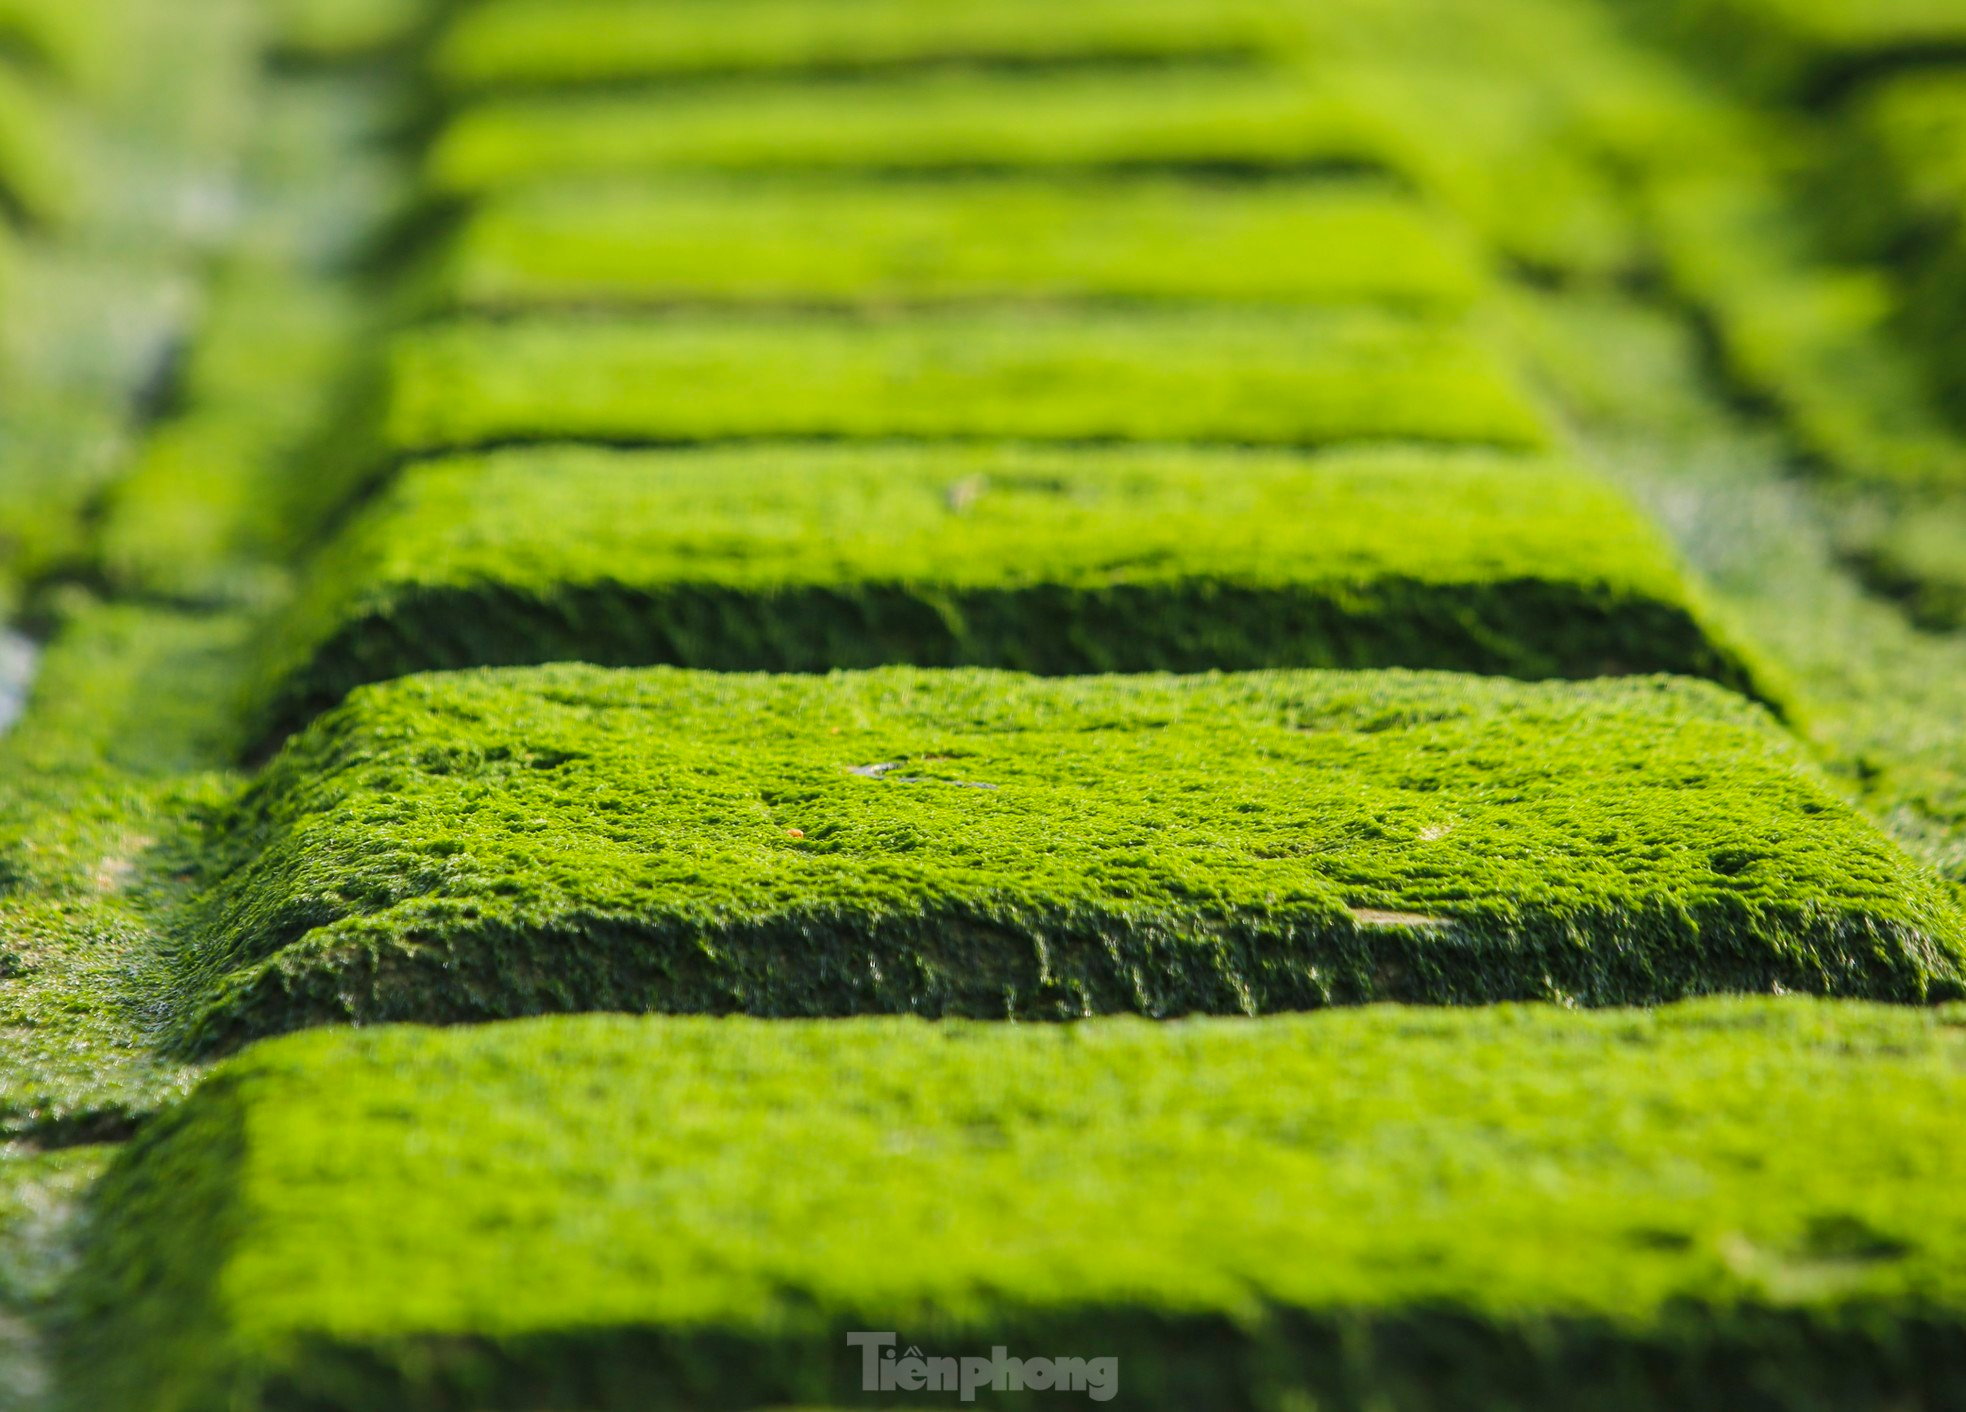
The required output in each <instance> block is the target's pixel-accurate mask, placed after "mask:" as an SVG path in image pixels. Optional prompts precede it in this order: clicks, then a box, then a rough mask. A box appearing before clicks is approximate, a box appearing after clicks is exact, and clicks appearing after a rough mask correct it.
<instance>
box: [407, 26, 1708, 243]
mask: <svg viewBox="0 0 1966 1412" xmlns="http://www.w3.org/2000/svg"><path fill="white" fill-rule="evenodd" d="M1355 47H1356V46H1355ZM1621 101H1633V102H1637V103H1639V104H1641V105H1642V104H1643V103H1644V102H1645V101H1646V100H1645V99H1644V98H1643V97H1642V96H1638V95H1626V96H1625V99H1624V100H1621ZM1655 117H1658V115H1655ZM1661 120H1664V121H1666V122H1668V123H1670V122H1671V121H1673V119H1671V118H1670V117H1665V118H1663V119H1661ZM1581 122H1582V118H1581V117H1580V116H1579V115H1575V114H1572V113H1571V112H1569V111H1568V110H1567V109H1566V108H1564V107H1563V106H1562V105H1559V104H1554V103H1552V102H1551V101H1550V98H1549V95H1548V94H1545V93H1541V92H1538V91H1533V90H1531V89H1528V88H1526V87H1525V86H1524V85H1523V84H1522V83H1521V82H1519V81H1518V80H1517V78H1516V77H1515V76H1514V74H1513V73H1502V72H1494V71H1490V70H1488V69H1484V68H1482V67H1480V66H1479V65H1475V66H1470V64H1469V62H1468V60H1467V58H1466V56H1465V55H1463V56H1460V57H1458V58H1457V59H1456V60H1455V61H1453V62H1451V63H1446V62H1433V63H1421V64H1415V65H1413V66H1411V67H1403V66H1401V65H1400V64H1398V63H1388V62H1386V61H1385V60H1384V58H1383V57H1381V56H1379V55H1378V54H1376V53H1371V54H1366V55H1358V54H1354V55H1353V57H1351V58H1350V59H1346V60H1339V59H1336V58H1332V59H1331V60H1330V62H1321V63H1320V64H1318V65H1317V66H1315V67H1313V68H1306V69H1302V70H1299V69H1296V68H1292V67H1277V68H1274V69H1238V68H1234V67H1228V66H1224V65H1220V64H1213V65H1196V64H1186V65H1183V64H1170V65H1168V66H1166V67H1164V68H1161V69H1156V70H1154V71H1152V72H1148V73H1138V72H1136V73H1127V72H1107V73H1080V74H1065V75H1060V74H1043V75H1038V74H1015V73H977V72H952V73H930V74H910V73H900V74H891V75H886V76H881V77H874V78H868V79H864V80H861V81H858V82H854V83H848V84H843V83H840V82H838V81H801V80H797V79H779V80H768V79H748V80H731V81H727V82H721V83H715V84H698V85H684V86H681V87H679V88H670V89H664V90H661V91H659V92H629V93H611V92H605V91H603V92H593V93H571V94H569V93H546V94H532V95H516V96H505V97H500V98H496V99H486V100H482V101H478V102H473V103H465V104H462V105H460V106H459V108H458V109H457V111H456V113H455V115H454V116H453V118H452V119H451V121H450V122H448V123H447V124H446V125H445V127H444V128H443V130H442V131H441V132H440V133H439V134H438V136H437V138H436V140H435V141H434V142H433V144H432V145H431V148H430V150H429V152H428V154H427V156H426V160H425V164H424V173H425V180H426V182H427V184H428V186H429V188H430V191H431V194H432V195H433V197H435V198H438V199H454V198H468V197H472V196H477V195H481V194H483V193H485V192H487V191H495V190H498V189H501V188H504V187H509V186H513V185H522V184H527V183H530V182H533V181H537V180H540V179H542V178H554V179H561V178H571V177H578V176H602V175H606V176H623V175H638V176H649V175H654V174H659V173H670V172H676V171H690V170H695V171H730V172H764V171H774V172H818V171H828V170H831V171H859V172H875V173H882V174H892V173H903V172H909V173H932V174H938V175H973V174H975V173H977V172H981V171H1051V172H1065V173H1072V174H1075V175H1077V174H1084V173H1093V172H1111V171H1126V170H1137V169H1142V168H1145V169H1150V170H1182V171H1199V172H1203V173H1207V174H1210V175H1214V176H1219V177H1234V178H1237V179H1251V178H1260V177H1265V176H1274V175H1299V176H1301V175H1304V174H1306V173H1309V172H1331V171H1334V170H1352V171H1358V170H1363V171H1371V172H1375V173H1379V174H1382V175H1392V176H1395V177H1397V178H1398V179H1400V180H1402V181H1405V182H1409V183H1411V184H1412V185H1414V186H1416V187H1419V188H1422V189H1424V190H1426V191H1428V192H1431V193H1434V194H1436V195H1438V196H1440V197H1442V198H1444V199H1445V200H1447V201H1448V202H1449V203H1450V204H1451V205H1452V206H1453V207H1454V208H1455V209H1456V210H1457V211H1458V212H1460V214H1461V215H1463V216H1464V217H1465V218H1466V219H1468V220H1469V221H1470V222H1472V223H1473V224H1474V225H1475V226H1476V227H1477V228H1478V229H1479V230H1480V231H1481V232H1482V233H1483V234H1484V235H1486V236H1488V237H1489V238H1490V239H1492V240H1493V241H1494V242H1495V243H1496V244H1497V245H1499V246H1500V247H1502V248H1504V249H1506V250H1507V251H1508V252H1509V253H1510V254H1512V255H1516V256H1519V257H1521V258H1524V259H1527V260H1530V261H1532V262H1534V263H1535V264H1537V265H1538V266H1539V267H1550V268H1565V269H1570V268H1576V269H1582V270H1587V271H1595V272H1599V273H1615V272H1618V271H1622V270H1628V269H1629V268H1630V267H1631V261H1632V260H1633V259H1634V258H1635V257H1636V256H1637V254H1638V251H1637V250H1636V248H1635V245H1634V232H1633V231H1632V229H1631V228H1630V223H1629V219H1628V213H1627V211H1626V208H1625V205H1624V196H1623V193H1621V192H1620V191H1619V190H1618V188H1617V186H1616V185H1615V183H1614V182H1613V180H1612V179H1611V177H1610V175H1609V174H1608V173H1607V172H1606V171H1605V170H1604V167H1603V165H1602V161H1601V154H1600V153H1599V152H1598V151H1597V149H1596V147H1595V146H1594V145H1593V143H1592V142H1591V141H1590V140H1588V139H1587V138H1586V137H1585V136H1584V135H1583V129H1582V127H1581Z"/></svg>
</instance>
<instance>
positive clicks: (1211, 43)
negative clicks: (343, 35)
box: [431, 0, 1289, 91]
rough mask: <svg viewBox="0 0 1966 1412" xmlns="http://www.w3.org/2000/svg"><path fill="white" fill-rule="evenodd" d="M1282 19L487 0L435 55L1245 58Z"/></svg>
mask: <svg viewBox="0 0 1966 1412" xmlns="http://www.w3.org/2000/svg"><path fill="white" fill-rule="evenodd" d="M1288 37H1289V27H1288V16H1287V14H1286V13H1285V12H1284V11H1282V10H1280V9H1278V8H1276V7H1270V6H1264V5H1260V4H1251V3H1248V0H1073V3H1072V4H1070V5H1064V6H1061V5H1057V4H1053V3H1050V2H1049V0H967V3H964V4H959V5H949V4H922V3H921V2H920V0H853V3H851V4H845V5H842V4H839V3H837V0H640V2H639V3H623V0H573V3H569V0H487V2H486V3H481V4H476V5H471V6H468V7H465V8H463V9H462V10H461V11H460V12H459V13H458V14H457V15H456V16H455V18H453V19H452V20H451V21H450V23H449V25H448V27H447V29H446V31H445V33H444V34H443V36H442V37H441V38H440V39H439V41H438V43H437V45H436V48H435V52H434V55H433V57H432V60H431V64H432V67H433V69H434V71H435V73H436V76H437V78H438V80H439V81H440V82H441V83H442V84H443V85H444V86H445V87H446V88H449V89H451V90H452V91H460V90H462V91H469V90H474V89H481V88H498V87H514V86H527V87H530V86H537V85H542V84H584V83H628V82H637V81H647V80H655V79H675V78H697V77H706V76H707V77H714V76H723V75H731V74H742V73H770V72H818V73H829V74H844V73H864V72H867V71H869V70H875V69H881V68H887V67H892V66H898V65H912V64H935V63H947V62H959V63H985V64H996V65H1002V64H1070V63H1075V62H1076V63H1086V62H1092V63H1115V62H1142V63H1146V62H1153V61H1165V60H1168V59H1180V58H1195V57H1203V58H1206V57H1214V58H1219V59H1225V60H1226V59H1235V58H1253V57H1256V56H1259V55H1261V54H1262V53H1264V52H1265V51H1267V50H1271V49H1275V48H1278V47H1280V46H1282V45H1283V44H1284V43H1286V42H1287V40H1288Z"/></svg>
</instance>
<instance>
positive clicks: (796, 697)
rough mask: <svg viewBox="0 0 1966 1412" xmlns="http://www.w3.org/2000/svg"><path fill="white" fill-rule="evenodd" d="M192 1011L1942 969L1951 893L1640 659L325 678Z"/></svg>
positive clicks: (1253, 993)
mask: <svg viewBox="0 0 1966 1412" xmlns="http://www.w3.org/2000/svg"><path fill="white" fill-rule="evenodd" d="M210 856H211V857H213V858H214V859H215V860H216V859H227V858H229V859H230V860H231V861H230V864H229V866H226V867H224V868H222V869H220V870H218V871H216V872H215V874H214V875H213V876H212V877H211V879H210V882H209V886H208V887H207V888H206V889H205V891H204V892H203V895H202V896H201V898H200V899H199V901H198V903H197V905H196V907H195V908H194V911H193V920H192V923H191V925H190V927H189V929H188V934H187V936H186V938H185V942H184V964H185V976H184V979H183V981H182V985H183V986H184V987H186V988H187V990H188V991H189V992H190V994H189V996H188V999H190V1000H191V1001H192V1002H193V1003H192V1005H191V1008H190V1010H189V1012H188V1013H189V1014H190V1016H191V1019H190V1022H189V1025H188V1028H187V1030H186V1035H187V1038H186V1043H188V1044H190V1045H191V1046H193V1047H194V1048H207V1049H208V1048H211V1047H214V1046H226V1045H231V1044H236V1043H238V1042H239V1041H240V1040H242V1039H246V1038H250V1037H252V1036H254V1035H258V1034H264V1033H267V1032H270V1031H275V1030H282V1029H289V1028H293V1027H295V1026H297V1025H302V1024H311V1023H320V1022H324V1021H335V1020H356V1021H363V1022H372V1021H383V1020H404V1019H420V1020H472V1019H492V1018H497V1017H501V1016H509V1015H523V1014H528V1013H537V1012H540V1011H552V1010H569V1009H629V1010H659V1011H670V1012H674V1011H709V1012H716V1013H722V1012H733V1011H744V1012H751V1013H755V1014H762V1015H832V1014H846V1013H855V1012H864V1011H918V1012H923V1013H928V1014H968V1015H978V1016H987V1017H995V1016H1007V1017H1019V1018H1034V1019H1047V1018H1067V1017H1072V1016H1078V1015H1085V1014H1090V1013H1095V1012H1102V1011H1114V1010H1135V1011H1140V1012H1143V1013H1146V1014H1150V1015H1175V1014H1181V1013H1185V1012H1189V1011H1198V1010H1199V1011H1226V1012H1231V1013H1236V1012H1258V1011H1273V1010H1289V1009H1303V1008H1311V1007H1316V1006H1323V1005H1329V1004H1334V1003H1353V1002H1359V1001H1368V1000H1409V1001H1430V1002H1462V1003H1466V1002H1476V1001H1492V1000H1503V999H1514V998H1535V997H1543V998H1548V999H1552V1000H1563V1001H1567V1002H1575V1003H1583V1004H1590V1005H1607V1004H1618V1003H1632V1002H1646V1001H1658V1000H1669V999H1673V998H1677V997H1680V996H1685V995H1697V994H1702V993H1707V992H1712V991H1728V990H1733V991H1770V990H1776V989H1780V990H1792V991H1793V990H1802V991H1810V992H1816V993H1821V994H1831V995H1848V996H1871V997H1878V998H1892V999H1901V1000H1922V999H1927V998H1932V997H1938V996H1945V995H1949V994H1952V993H1953V992H1954V991H1956V990H1957V989H1958V985H1959V976H1960V950H1959V948H1960V946H1961V932H1960V917H1959V914H1958V912H1957V910H1956V909H1955V906H1954V904H1953V902H1952V900H1951V899H1950V898H1949V897H1948V896H1947V895H1946V894H1945V893H1944V892H1943V891H1942V890H1941V889H1940V888H1939V887H1938V886H1937V885H1936V883H1935V882H1934V881H1933V880H1931V879H1930V878H1929V877H1927V876H1925V875H1924V874H1923V873H1921V871H1920V870H1919V869H1917V868H1916V867H1914V866H1913V865H1911V863H1910V862H1909V860H1907V859H1906V858H1905V857H1904V856H1903V855H1902V854H1901V853H1900V852H1899V851H1898V850H1897V849H1896V848H1895V847H1894V846H1893V845H1892V844H1891V843H1890V842H1889V841H1888V840H1887V839H1886V838H1884V837H1883V835H1881V834H1880V833H1878V832H1877V831H1876V830H1875V829H1874V828H1873V827H1872V826H1871V825H1869V824H1868V823H1866V822H1864V821H1863V820H1862V819H1861V818H1860V817H1859V816H1857V815H1856V814H1855V813H1853V812H1852V811H1851V810H1850V809H1849V808H1848V807H1847V806H1845V805H1844V804H1843V803H1842V802H1841V801H1840V800H1839V799H1837V797H1836V796H1835V795H1834V793H1832V792H1831V791H1830V790H1829V789H1828V788H1827V787H1826V785H1825V784H1824V782H1823V781H1821V780H1820V779H1819V778H1818V777H1817V776H1815V775H1814V774H1812V773H1811V772H1810V771H1809V770H1807V769H1806V768H1805V767H1804V766H1803V763H1802V761H1801V760H1800V759H1799V758H1798V756H1797V754H1796V752H1795V750H1794V747H1793V746H1792V745H1791V744H1789V743H1788V742H1787V741H1786V740H1785V739H1784V738H1783V736H1782V735H1781V733H1780V732H1779V731H1778V730H1777V729H1776V728H1775V727H1774V726H1773V725H1772V723H1771V722H1770V721H1769V720H1768V718H1767V717H1766V716H1765V715H1764V714H1763V713H1762V712H1761V711H1760V710H1759V709H1758V708H1756V707H1752V706H1749V705H1747V704H1746V703H1745V702H1743V701H1741V699H1740V698H1738V697H1736V696H1733V695H1732V694H1730V693H1728V692H1725V691H1723V690H1721V689H1720V688H1718V687H1710V686H1704V685H1699V684H1695V683H1691V682H1686V681H1681V680H1673V679H1666V678H1633V679H1626V680H1623V681H1608V682H1602V683H1592V684H1575V685H1572V684H1557V685H1546V686H1534V685H1524V684H1519V683H1512V682H1507V681H1501V680H1486V679H1480V678H1470V677H1459V676H1451V675H1427V674H1411V673H1275V674H1256V675H1248V676H1227V677H1222V676H1189V677H1166V676H1158V677H1134V678H1128V677H1091V678H1073V679H1066V680H1046V679H1038V678H1030V677H1019V676H1014V675H1008V674H1003V673H993V672H984V671H944V672H924V671H919V670H907V669H888V670H882V671H875V672H869V673H865V674H837V675H833V676H828V677H807V678H800V677H784V676H742V675H713V674H704V673H691V672H682V671H676V670H668V669H650V670H645V671H626V670H617V671H607V670H602V669H597V668H590V667H569V666H560V667H546V668H536V669H531V670H510V671H487V672H479V673H467V674H456V675H432V676H425V677H412V678H405V679H403V680H401V681H398V682H394V683H390V684H387V685H383V686H375V687H368V688H364V689H362V690H360V691H358V692H357V693H355V695H354V696H353V697H352V698H351V699H350V701H349V703H348V704H347V705H346V706H344V707H342V708H340V709H339V710H338V711H336V712H333V713H331V714H330V715H328V716H326V717H324V718H323V719H322V720H321V721H319V722H317V723H316V724H315V725H314V726H312V727H310V728H309V729H308V730H307V731H306V732H304V733H303V734H302V735H301V736H299V737H298V738H297V739H296V740H295V741H294V742H293V743H292V744H290V745H289V746H288V747H287V748H286V750H285V751H284V752H283V753H282V755H281V756H280V757H279V758H278V759H277V760H276V761H275V762H274V763H273V764H272V766H270V767H269V769H268V770H267V771H266V772H265V773H264V774H263V775H262V777H261V778H260V779H259V780H258V781H257V782H256V783H255V785H254V786H253V788H252V789H251V791H250V792H249V793H248V794H247V795H246V796H245V797H244V799H243V800H242V801H241V803H240V805H239V806H238V808H237V810H236V811H235V812H234V814H233V816H232V817H231V818H230V820H229V821H227V822H226V824H225V825H224V837H223V838H222V839H221V840H219V841H218V842H217V843H216V844H215V846H214V849H213V851H212V854H211V855H210Z"/></svg>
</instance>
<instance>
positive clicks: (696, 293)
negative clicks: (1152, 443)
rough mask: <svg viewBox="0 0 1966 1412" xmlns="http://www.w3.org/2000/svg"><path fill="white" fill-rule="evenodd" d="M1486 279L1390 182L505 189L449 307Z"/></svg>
mask: <svg viewBox="0 0 1966 1412" xmlns="http://www.w3.org/2000/svg"><path fill="white" fill-rule="evenodd" d="M1484 274H1485V271H1484V270H1483V269H1482V263H1481V259H1480V257H1479V256H1478V255H1477V254H1476V252H1475V250H1474V249H1473V248H1472V245H1471V243H1470V242H1469V241H1468V239H1467V238H1466V237H1465V236H1463V235H1462V234H1461V233H1460V232H1458V231H1457V230H1456V228H1455V227H1454V225H1453V224H1452V223H1451V222H1447V221H1444V220H1443V219H1442V218H1441V217H1440V215H1439V214H1438V213H1437V212H1436V211H1434V210H1432V209H1431V208H1429V207H1428V206H1426V205H1425V204H1423V203H1421V202H1419V201H1416V200H1415V199H1414V198H1413V197H1411V196H1409V195H1406V194H1404V193H1402V192H1400V191H1398V190H1396V189H1393V188H1391V187H1390V186H1388V185H1387V184H1385V183H1379V182H1362V181H1327V182H1302V183H1280V184H1256V185H1224V184H1208V183H1201V182H1194V181H1177V180H1171V179H1158V180H1156V179H1147V180H1126V179H1117V180H1102V181H1094V182H1064V181H1060V180H1055V179H1054V180H1034V179H1029V178H1025V179H1002V178H998V179H991V180H978V181H967V182H942V181H930V182H904V181H896V180H878V179H877V180H866V179H862V180H854V179H851V178H848V179H832V180H827V179H817V180H804V181H800V180H784V179H780V180H774V181H764V182H761V181H758V180H756V179H751V180H741V179H728V180H714V179H713V180H696V181H686V180H673V179H672V180H668V181H657V182H650V183H638V184H627V185H624V184H619V183H608V184H604V185H599V186H596V185H593V184H588V183H575V184H571V185H554V186H548V187H545V188H543V189H529V190H520V191H516V192H509V193H504V194H502V195H500V196H497V197H495V198H493V199H492V200H490V201H489V202H487V203H486V204H484V205H482V206H481V207H479V208H478V209H477V210H475V211H474V212H473V213H472V215H471V216H470V218H469V219H468V221H467V223H466V224H465V226H464V228H463V229H462V231H461V232H460V233H459V235H458V237H457V239H456V241H455V242H454V244H453V245H452V247H451V248H450V250H449V251H448V254H447V258H446V260H445V263H444V267H443V273H442V276H441V277H440V281H439V287H438V291H437V297H438V298H439V299H440V300H441V301H443V302H444V303H447V304H450V305H453V306H460V305H461V306H466V307H480V308H493V309H510V308H524V307H538V306H542V305H556V304H565V305H576V304H578V305H607V304H614V305H620V304H663V303H671V302H687V301H693V300H719V301H721V300H732V301H745V302H770V301H774V300H777V301H790V302H799V301H804V302H827V301H831V302H839V301H848V302H868V303H879V302H883V301H887V302H894V301H916V302H919V301H925V300H943V299H978V298H990V297H1002V296H1023V297H1038V298H1077V299H1088V298H1114V299H1165V298H1195V299H1200V298H1215V299H1239V300H1263V299H1268V300H1280V301H1289V302H1310V303H1334V302H1344V301H1351V302H1360V303H1378V302H1388V303H1398V304H1402V305H1418V306H1424V307H1440V308H1460V307H1464V306H1466V305H1468V304H1470V303H1472V302H1473V300H1474V299H1475V297H1476V296H1477V295H1478V294H1479V293H1480V292H1481V289H1482V286H1483V281H1484Z"/></svg>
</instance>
